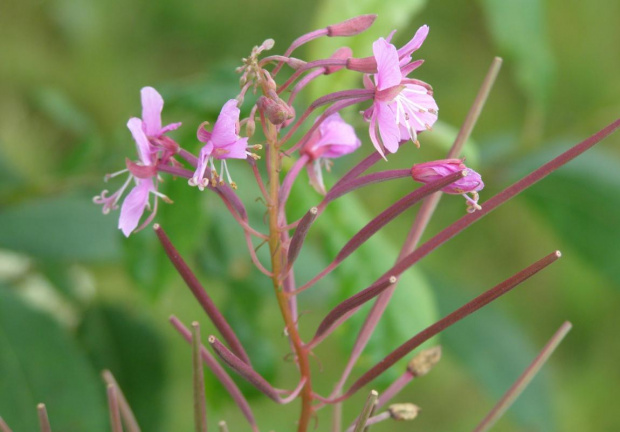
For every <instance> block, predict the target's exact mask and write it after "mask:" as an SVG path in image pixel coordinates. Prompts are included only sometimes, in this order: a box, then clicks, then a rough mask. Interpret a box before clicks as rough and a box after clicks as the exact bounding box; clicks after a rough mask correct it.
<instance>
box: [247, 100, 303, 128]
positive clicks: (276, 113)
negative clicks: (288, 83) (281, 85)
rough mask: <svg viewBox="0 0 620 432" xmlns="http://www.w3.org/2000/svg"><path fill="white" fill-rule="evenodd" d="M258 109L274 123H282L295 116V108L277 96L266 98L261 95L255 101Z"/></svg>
mask: <svg viewBox="0 0 620 432" xmlns="http://www.w3.org/2000/svg"><path fill="white" fill-rule="evenodd" d="M256 104H257V105H258V109H259V110H261V112H263V114H265V117H267V118H268V119H269V121H270V122H271V123H272V124H274V125H279V124H282V123H284V122H285V121H286V120H290V119H292V118H293V117H295V110H294V109H293V108H292V107H291V106H289V105H288V104H287V103H286V102H284V101H283V100H282V99H280V98H279V97H277V96H275V98H268V97H265V96H261V97H259V98H258V101H257V102H256Z"/></svg>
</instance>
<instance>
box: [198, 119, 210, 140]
mask: <svg viewBox="0 0 620 432" xmlns="http://www.w3.org/2000/svg"><path fill="white" fill-rule="evenodd" d="M208 124H209V122H202V123H201V124H200V126H198V130H197V131H196V137H197V138H198V141H200V142H203V143H208V142H209V141H211V132H209V131H208V130H207V129H206V126H207V125H208Z"/></svg>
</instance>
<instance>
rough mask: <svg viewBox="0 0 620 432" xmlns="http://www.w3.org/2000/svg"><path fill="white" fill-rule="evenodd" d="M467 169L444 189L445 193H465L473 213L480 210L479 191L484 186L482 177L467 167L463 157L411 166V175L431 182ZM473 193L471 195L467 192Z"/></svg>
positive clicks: (468, 208)
mask: <svg viewBox="0 0 620 432" xmlns="http://www.w3.org/2000/svg"><path fill="white" fill-rule="evenodd" d="M463 170H467V175H466V176H465V177H463V178H462V179H460V180H457V181H455V182H454V183H452V184H450V185H448V186H446V187H445V188H443V189H442V191H444V192H445V193H449V194H454V195H463V196H464V197H465V199H466V200H467V211H468V212H469V213H472V212H474V211H476V210H480V209H481V207H480V206H479V205H478V199H479V197H478V191H480V190H482V189H483V188H484V183H483V182H482V177H480V174H478V173H477V172H476V171H474V170H473V169H471V168H467V167H466V166H465V164H464V163H463V160H462V159H441V160H436V161H431V162H425V163H421V164H415V165H413V167H412V168H411V177H413V179H414V180H415V181H419V182H421V183H431V182H434V181H436V180H439V179H441V178H443V177H445V176H447V175H450V174H453V173H455V172H457V171H463ZM468 193H469V194H471V197H469V196H467V194H468Z"/></svg>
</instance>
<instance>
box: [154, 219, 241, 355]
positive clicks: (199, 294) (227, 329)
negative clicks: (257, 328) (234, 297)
mask: <svg viewBox="0 0 620 432" xmlns="http://www.w3.org/2000/svg"><path fill="white" fill-rule="evenodd" d="M153 229H154V230H155V233H156V234H157V238H159V241H160V242H161V245H162V246H163V248H164V251H165V252H166V255H168V258H169V259H170V261H171V262H172V264H173V265H174V267H175V268H176V269H177V271H178V272H179V274H180V275H181V277H182V278H183V280H184V281H185V283H186V284H187V286H188V287H189V289H190V290H191V291H192V294H194V297H196V300H198V302H199V303H200V306H202V308H203V309H204V311H205V312H206V313H207V315H208V316H209V318H210V319H211V321H212V322H213V324H214V325H215V327H216V328H217V329H218V330H219V332H220V333H221V335H222V337H223V338H224V340H225V341H226V343H227V344H228V345H229V346H230V349H231V350H232V351H233V352H234V353H235V354H236V355H237V356H238V357H239V358H241V359H242V360H243V361H244V362H246V363H248V364H250V359H249V357H248V355H247V354H246V352H245V350H244V349H243V346H242V345H241V342H239V339H238V338H237V335H236V334H235V332H234V331H233V329H232V327H231V326H230V324H228V321H226V318H224V315H222V313H221V312H220V311H219V309H218V308H217V306H215V303H213V300H211V297H209V295H208V294H207V292H206V290H205V289H204V287H203V286H202V284H201V283H200V282H199V281H198V278H197V277H196V275H195V274H194V273H193V272H192V270H191V269H190V268H189V266H188V265H187V263H186V262H185V260H183V258H182V257H181V255H180V254H179V252H178V251H177V250H176V248H175V247H174V246H173V245H172V242H171V241H170V239H169V238H168V236H167V235H166V232H165V231H164V230H163V228H162V227H161V226H160V225H159V224H155V225H153Z"/></svg>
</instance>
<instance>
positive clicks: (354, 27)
mask: <svg viewBox="0 0 620 432" xmlns="http://www.w3.org/2000/svg"><path fill="white" fill-rule="evenodd" d="M375 19H377V15H374V14H373V15H360V16H357V17H354V18H350V19H348V20H346V21H343V22H341V23H338V24H333V25H330V26H327V36H330V37H334V36H355V35H356V34H360V33H361V32H363V31H364V30H366V29H367V28H368V27H370V26H371V25H372V23H374V22H375Z"/></svg>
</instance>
